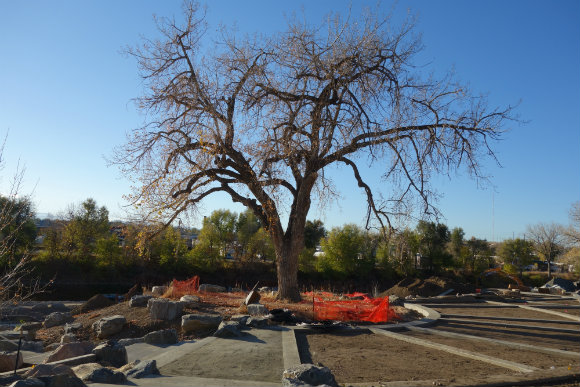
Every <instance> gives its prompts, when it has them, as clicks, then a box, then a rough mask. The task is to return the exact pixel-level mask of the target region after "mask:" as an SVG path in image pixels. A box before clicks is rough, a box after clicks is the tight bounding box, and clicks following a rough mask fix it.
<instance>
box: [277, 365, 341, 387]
mask: <svg viewBox="0 0 580 387" xmlns="http://www.w3.org/2000/svg"><path fill="white" fill-rule="evenodd" d="M282 385H284V386H303V385H308V386H321V385H326V386H331V387H338V383H336V380H335V379H334V375H333V374H332V372H330V370H329V369H328V368H326V367H318V366H315V365H313V364H300V365H297V366H295V367H291V368H288V369H287V370H285V371H284V373H283V374H282Z"/></svg>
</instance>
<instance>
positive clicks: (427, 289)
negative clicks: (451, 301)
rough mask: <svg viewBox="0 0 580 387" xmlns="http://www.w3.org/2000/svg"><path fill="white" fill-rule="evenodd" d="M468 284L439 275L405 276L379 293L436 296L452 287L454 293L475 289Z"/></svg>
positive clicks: (384, 294) (385, 294)
mask: <svg viewBox="0 0 580 387" xmlns="http://www.w3.org/2000/svg"><path fill="white" fill-rule="evenodd" d="M472 288H473V287H472V286H470V285H466V284H461V283H458V282H455V281H451V280H447V279H445V278H441V277H435V276H433V277H430V278H427V279H425V280H423V279H419V278H405V279H403V280H401V281H399V282H398V283H397V284H396V285H395V286H393V287H392V288H390V289H388V290H385V291H384V292H383V293H381V294H380V296H381V297H385V296H391V295H395V296H399V297H402V298H404V297H407V296H414V297H416V296H419V297H434V296H438V295H440V294H441V293H443V292H445V291H446V290H449V289H453V291H454V292H456V293H471V292H474V291H475V288H473V289H472Z"/></svg>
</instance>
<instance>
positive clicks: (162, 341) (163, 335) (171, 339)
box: [143, 329, 179, 345]
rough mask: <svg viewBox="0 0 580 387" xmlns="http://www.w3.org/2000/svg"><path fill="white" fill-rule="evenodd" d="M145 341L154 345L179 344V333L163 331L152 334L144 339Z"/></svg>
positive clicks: (169, 330) (170, 330)
mask: <svg viewBox="0 0 580 387" xmlns="http://www.w3.org/2000/svg"><path fill="white" fill-rule="evenodd" d="M143 341H145V343H147V344H152V345H169V344H177V342H178V341H179V340H178V338H177V331H176V330H175V329H163V330H161V331H155V332H150V333H148V334H146V335H145V336H144V337H143Z"/></svg>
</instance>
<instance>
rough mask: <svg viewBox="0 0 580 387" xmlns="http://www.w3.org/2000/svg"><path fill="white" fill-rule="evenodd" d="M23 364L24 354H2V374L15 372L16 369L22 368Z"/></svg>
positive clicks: (0, 361) (0, 370)
mask: <svg viewBox="0 0 580 387" xmlns="http://www.w3.org/2000/svg"><path fill="white" fill-rule="evenodd" d="M22 363H23V361H22V353H18V355H17V354H16V352H0V372H7V371H14V368H20V367H21V366H22ZM16 366H18V367H16Z"/></svg>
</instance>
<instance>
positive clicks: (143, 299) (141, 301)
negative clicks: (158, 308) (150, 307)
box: [129, 295, 153, 308]
mask: <svg viewBox="0 0 580 387" xmlns="http://www.w3.org/2000/svg"><path fill="white" fill-rule="evenodd" d="M152 298H153V296H144V295H137V296H133V297H131V300H130V301H129V306H130V307H132V308H140V307H146V306H147V302H149V300H150V299H152Z"/></svg>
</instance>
